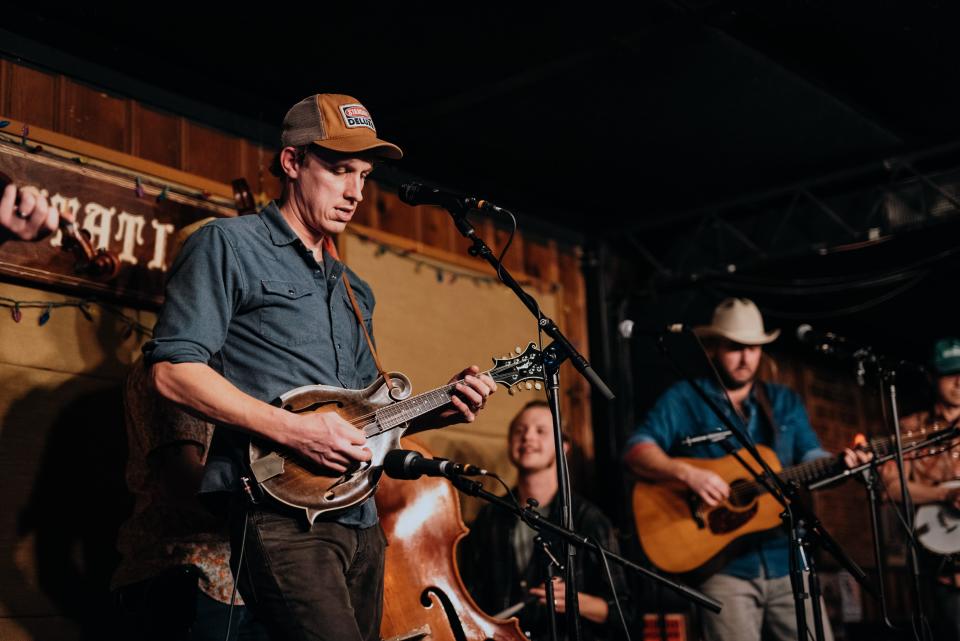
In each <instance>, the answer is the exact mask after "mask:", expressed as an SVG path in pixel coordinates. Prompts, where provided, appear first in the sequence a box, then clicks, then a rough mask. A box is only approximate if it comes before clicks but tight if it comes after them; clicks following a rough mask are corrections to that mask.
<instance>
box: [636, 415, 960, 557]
mask: <svg viewBox="0 0 960 641" xmlns="http://www.w3.org/2000/svg"><path fill="white" fill-rule="evenodd" d="M953 432H954V429H953V428H952V427H951V428H940V429H936V428H934V429H926V428H924V429H920V430H916V431H911V432H904V433H903V444H904V448H905V449H906V448H907V447H908V446H909V447H910V448H911V449H914V448H917V447H925V445H924V442H925V441H928V440H935V441H940V440H943V439H944V438H946V437H948V436H950V435H951V434H952V433H953ZM893 447H894V444H893V439H892V438H890V437H881V438H875V439H871V440H870V445H869V448H868V449H870V450H871V451H873V452H874V453H876V454H877V455H878V456H882V455H884V454H886V453H888V452H890V451H892V448H893ZM757 449H758V450H759V452H760V455H761V456H762V457H763V459H764V460H765V461H766V462H767V464H769V466H770V468H771V469H772V470H773V471H774V472H775V473H777V476H779V477H780V478H781V479H782V480H783V481H785V482H796V483H798V484H800V485H801V486H804V487H806V486H808V485H810V484H812V483H814V482H816V481H818V480H821V479H824V478H827V477H829V476H832V475H833V474H835V473H837V472H839V471H840V470H841V469H842V465H843V464H842V462H841V458H840V457H825V458H821V459H816V460H814V461H809V462H807V463H801V464H800V465H794V466H792V467H788V468H786V469H781V465H780V461H779V460H778V459H777V455H776V454H775V453H774V452H773V450H771V449H770V448H768V447H765V446H763V445H758V446H757ZM738 454H739V455H740V456H741V457H742V458H743V459H744V460H746V461H747V462H748V463H749V464H750V465H751V467H752V468H753V469H754V470H757V471H758V472H759V471H760V470H759V468H758V466H757V463H756V462H755V461H753V460H752V458H751V457H750V455H749V454H748V453H747V451H746V450H740V451H739V452H738ZM676 460H679V461H683V462H684V463H689V464H690V465H693V466H696V467H699V468H701V469H705V470H710V471H712V472H714V473H716V474H717V475H719V476H720V478H722V479H723V480H724V481H726V482H727V483H728V484H729V485H730V496H729V498H728V499H727V500H726V501H724V502H723V503H721V504H720V505H717V506H715V507H710V506H708V505H707V504H706V503H704V502H703V501H701V499H700V497H698V496H697V495H696V494H694V493H693V492H692V491H691V490H690V489H689V488H688V487H687V486H686V485H685V484H683V483H680V482H677V481H667V482H658V483H651V482H647V481H640V482H638V483H637V484H636V485H634V488H633V515H634V519H635V520H636V526H637V535H638V536H639V537H640V543H641V545H642V546H643V551H644V552H645V553H646V555H647V556H648V557H649V559H650V561H651V562H652V563H653V564H654V565H655V566H657V567H658V568H660V569H661V570H663V571H665V572H670V573H673V574H687V573H698V574H700V573H703V574H706V573H709V572H710V570H711V569H713V568H715V567H719V566H720V564H721V563H722V562H723V560H724V556H725V555H724V554H722V553H724V552H727V551H728V548H730V547H731V546H733V545H734V544H735V543H736V542H737V541H738V540H739V539H740V538H741V537H744V536H746V535H748V534H754V533H758V532H763V531H766V530H772V529H774V528H776V527H778V526H779V525H780V523H781V521H780V512H781V511H782V508H781V506H780V504H779V503H778V502H777V500H776V499H775V498H774V497H772V496H770V495H769V494H767V493H766V490H765V489H764V488H763V486H760V485H758V484H757V483H756V482H755V481H754V480H753V479H752V478H749V477H748V474H747V472H746V470H744V469H743V466H742V465H741V464H740V463H739V462H738V461H737V460H736V459H735V458H734V456H733V455H732V454H730V455H727V456H722V457H720V458H714V459H696V458H677V459H676Z"/></svg>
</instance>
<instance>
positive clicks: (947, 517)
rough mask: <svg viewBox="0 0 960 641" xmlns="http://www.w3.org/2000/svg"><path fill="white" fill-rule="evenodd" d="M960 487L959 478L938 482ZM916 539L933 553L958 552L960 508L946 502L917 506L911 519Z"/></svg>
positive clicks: (959, 543) (959, 549)
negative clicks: (915, 512)
mask: <svg viewBox="0 0 960 641" xmlns="http://www.w3.org/2000/svg"><path fill="white" fill-rule="evenodd" d="M940 485H941V486H943V487H948V488H960V480H954V481H947V482H945V483H941V484H940ZM913 527H914V531H915V532H916V535H917V540H918V541H920V544H921V545H923V547H925V548H927V549H928V550H930V551H931V552H933V553H934V554H941V555H944V556H946V555H951V554H957V553H958V552H960V510H957V509H955V508H954V507H953V506H952V505H948V504H946V503H930V504H929V505H921V506H920V507H919V508H917V514H916V516H915V517H914V519H913Z"/></svg>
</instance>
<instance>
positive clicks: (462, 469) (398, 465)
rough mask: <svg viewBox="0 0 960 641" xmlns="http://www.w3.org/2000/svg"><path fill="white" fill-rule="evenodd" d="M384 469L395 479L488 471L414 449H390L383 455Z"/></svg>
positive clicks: (474, 473)
mask: <svg viewBox="0 0 960 641" xmlns="http://www.w3.org/2000/svg"><path fill="white" fill-rule="evenodd" d="M383 471H384V473H386V475H387V476H389V477H390V478H394V479H404V480H410V481H412V480H414V479H418V478H420V477H421V476H423V475H424V474H426V475H427V476H447V477H454V476H484V475H486V474H487V471H486V470H484V469H481V468H479V467H477V466H476V465H470V464H469V463H454V462H453V461H448V460H446V459H441V458H424V456H423V455H422V454H420V452H414V451H413V450H390V451H389V452H387V454H386V456H384V457H383Z"/></svg>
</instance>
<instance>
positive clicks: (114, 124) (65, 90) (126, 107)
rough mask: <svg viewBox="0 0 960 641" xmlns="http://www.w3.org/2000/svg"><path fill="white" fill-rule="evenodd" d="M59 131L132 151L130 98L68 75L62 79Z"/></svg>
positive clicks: (110, 146)
mask: <svg viewBox="0 0 960 641" xmlns="http://www.w3.org/2000/svg"><path fill="white" fill-rule="evenodd" d="M60 96H61V105H60V113H61V116H60V117H61V119H62V124H61V127H60V128H59V131H61V132H62V133H65V134H66V135H68V136H73V137H74V138H80V139H81V140H86V141H88V142H92V143H96V144H98V145H103V146H104V147H107V148H109V149H115V150H117V151H123V152H127V153H129V152H130V147H131V144H130V142H131V136H130V132H131V128H130V111H131V107H130V101H129V100H124V99H123V98H118V97H116V96H111V95H110V94H108V93H106V92H104V91H100V90H97V89H95V88H93V87H89V86H87V85H85V84H81V83H78V82H75V81H73V80H69V79H66V78H65V79H63V80H62V82H61V91H60Z"/></svg>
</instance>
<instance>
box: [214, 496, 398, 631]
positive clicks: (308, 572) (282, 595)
mask: <svg viewBox="0 0 960 641" xmlns="http://www.w3.org/2000/svg"><path fill="white" fill-rule="evenodd" d="M258 507H259V506H258ZM230 522H231V528H230V529H231V544H232V550H233V559H232V562H233V565H234V567H235V568H236V567H237V565H238V563H237V562H238V555H239V552H240V543H241V537H242V535H243V529H244V523H246V530H247V540H246V546H245V550H244V558H243V563H242V567H240V568H239V575H238V586H239V589H240V594H242V595H243V600H244V602H245V603H246V604H247V606H248V607H250V608H251V609H252V610H253V611H254V613H255V615H256V617H257V619H258V620H259V621H261V622H262V623H263V624H264V625H265V626H266V627H267V630H268V632H269V634H270V638H271V641H377V640H378V639H379V638H380V619H381V617H382V615H383V567H384V554H385V549H386V540H385V539H384V536H383V530H381V529H380V526H379V525H376V526H374V527H370V528H366V529H356V528H351V527H347V526H344V525H340V524H339V523H329V522H318V523H315V524H314V525H313V526H312V527H311V526H308V525H307V523H306V519H305V518H304V517H303V516H302V515H297V514H292V513H285V512H284V513H281V512H279V511H271V510H265V509H256V508H255V509H252V510H251V511H249V512H247V513H246V514H245V515H244V513H243V512H240V511H235V512H234V515H232V518H231V519H230ZM235 574H236V571H235Z"/></svg>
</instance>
